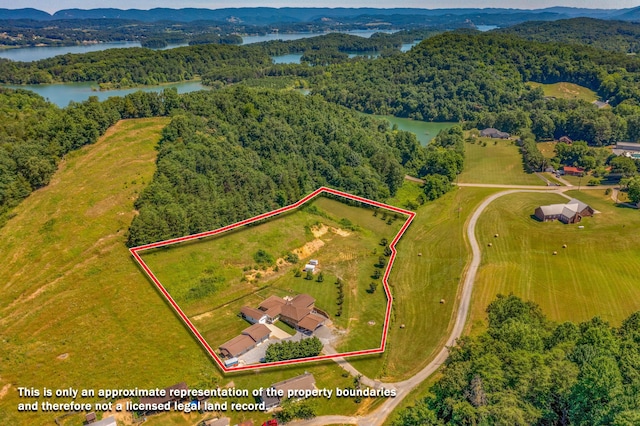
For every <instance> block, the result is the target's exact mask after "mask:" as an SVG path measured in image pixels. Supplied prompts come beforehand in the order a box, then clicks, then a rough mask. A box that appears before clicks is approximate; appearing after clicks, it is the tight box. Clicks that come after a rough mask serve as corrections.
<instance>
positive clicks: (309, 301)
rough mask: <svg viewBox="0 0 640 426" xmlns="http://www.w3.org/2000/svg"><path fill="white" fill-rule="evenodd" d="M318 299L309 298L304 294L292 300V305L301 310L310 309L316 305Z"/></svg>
mask: <svg viewBox="0 0 640 426" xmlns="http://www.w3.org/2000/svg"><path fill="white" fill-rule="evenodd" d="M315 301H316V299H314V298H313V297H311V296H309V295H308V294H305V293H302V294H299V295H297V296H296V297H294V298H293V300H291V302H290V303H291V304H292V305H293V306H296V307H300V308H308V307H310V306H311V305H313V304H314V303H315Z"/></svg>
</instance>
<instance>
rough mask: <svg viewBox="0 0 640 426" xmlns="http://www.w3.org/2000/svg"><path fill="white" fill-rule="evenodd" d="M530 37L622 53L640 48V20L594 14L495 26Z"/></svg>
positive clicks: (637, 50)
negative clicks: (615, 19)
mask: <svg viewBox="0 0 640 426" xmlns="http://www.w3.org/2000/svg"><path fill="white" fill-rule="evenodd" d="M495 31H496V32H501V33H505V34H513V35H517V36H518V37H522V38H525V39H527V40H533V41H540V42H557V43H569V44H586V45H589V46H593V47H597V48H599V49H604V50H610V51H613V52H622V53H638V52H640V24H638V23H636V22H624V21H607V20H602V19H593V18H573V19H563V20H559V21H530V22H524V23H522V24H518V25H514V26H512V27H508V28H501V29H499V30H495Z"/></svg>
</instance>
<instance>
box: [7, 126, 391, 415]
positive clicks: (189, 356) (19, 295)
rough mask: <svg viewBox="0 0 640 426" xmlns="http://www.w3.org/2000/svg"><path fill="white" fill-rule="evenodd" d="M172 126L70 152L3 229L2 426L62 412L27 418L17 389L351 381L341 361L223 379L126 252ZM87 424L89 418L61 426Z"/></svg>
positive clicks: (337, 407)
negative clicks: (298, 378)
mask: <svg viewBox="0 0 640 426" xmlns="http://www.w3.org/2000/svg"><path fill="white" fill-rule="evenodd" d="M167 123H168V119H164V118H159V119H142V120H126V121H121V122H119V123H118V124H116V125H115V126H113V127H112V128H111V129H109V130H108V132H107V134H106V135H105V136H104V137H102V138H101V139H100V140H99V141H98V142H97V143H96V144H94V145H91V146H87V147H84V148H83V149H81V150H79V151H77V152H75V153H73V154H70V155H68V156H67V157H66V158H65V160H64V161H63V162H62V163H61V165H60V167H59V170H58V171H57V172H56V173H55V175H54V176H53V179H52V182H51V184H50V185H49V186H48V187H46V188H43V189H41V190H38V191H36V192H34V193H33V194H32V195H30V196H29V198H27V199H26V200H25V201H23V202H22V203H21V204H20V205H19V206H18V207H17V208H16V209H14V213H15V217H13V218H12V219H10V220H9V221H8V222H7V224H6V225H5V226H4V227H3V228H2V229H0V241H2V244H1V245H0V256H1V257H2V259H3V265H2V267H0V286H1V287H0V288H2V291H1V292H0V424H2V425H40V424H53V422H54V418H55V417H56V416H58V415H59V414H54V413H41V412H39V413H18V412H17V404H18V403H21V402H32V401H34V400H35V399H31V398H19V397H18V392H17V388H18V387H34V388H37V389H42V388H43V387H45V386H46V387H48V388H50V389H64V388H69V387H73V388H76V389H95V390H98V389H123V388H124V389H127V388H134V387H139V388H156V387H159V388H163V387H166V386H170V385H172V384H175V383H178V382H180V381H186V382H187V383H188V384H189V386H191V387H196V388H203V387H216V386H218V385H220V386H235V387H237V388H245V389H254V388H259V387H261V386H263V387H266V386H269V385H270V384H271V383H274V382H277V381H280V380H284V379H287V378H291V377H293V376H295V375H298V374H302V373H303V372H304V371H309V372H311V373H313V374H314V376H315V378H316V382H317V385H318V387H325V386H326V387H333V386H341V387H346V386H348V385H349V384H352V382H353V379H352V378H344V377H342V372H343V370H342V369H341V368H340V367H339V366H338V365H337V364H335V363H334V362H325V363H320V364H314V365H308V364H307V365H304V366H300V367H296V368H286V369H285V368H282V369H272V370H268V371H263V372H259V373H250V374H246V373H245V374H235V375H232V376H223V375H222V374H221V373H220V372H219V370H218V369H217V367H216V366H215V364H214V363H213V361H212V360H211V359H210V358H209V356H208V355H207V354H206V353H205V351H204V350H203V349H202V348H201V346H200V344H199V343H198V342H197V341H196V340H195V339H194V338H193V337H192V336H191V334H190V332H189V331H188V330H187V329H186V327H184V325H183V324H182V322H181V320H180V319H179V318H178V317H177V316H176V315H175V314H174V313H173V310H172V308H171V307H170V306H169V305H168V304H167V303H166V302H165V301H164V300H163V298H162V296H161V295H160V293H159V292H158V291H156V289H155V288H154V286H153V284H152V283H151V282H150V281H149V280H148V279H147V278H145V276H144V274H143V273H142V271H141V269H140V268H139V267H138V266H137V265H136V263H135V262H134V261H133V259H132V257H131V255H130V253H129V251H128V250H127V248H126V246H125V242H126V233H127V229H128V227H129V224H130V222H131V219H132V218H133V216H134V214H135V211H134V208H133V202H134V200H135V199H136V197H137V196H138V194H139V192H140V191H141V190H142V188H144V187H145V186H146V185H147V184H148V183H149V182H150V181H151V179H152V176H153V173H154V171H155V157H156V150H155V146H156V143H157V141H158V140H159V139H160V133H161V131H162V129H163V128H164V126H165V125H166V124H167ZM385 226H386V225H385ZM97 400H98V398H90V399H81V398H78V399H77V400H76V401H78V402H96V401H97ZM52 402H69V398H61V399H56V398H53V400H52ZM241 402H253V398H251V397H250V398H248V399H247V400H242V401H241ZM314 404H315V406H316V408H317V412H318V414H329V413H340V414H345V415H350V414H354V413H356V412H357V411H358V410H360V409H361V408H362V404H356V403H355V402H353V400H351V399H350V398H337V399H335V398H332V399H331V401H326V400H318V401H316V402H314ZM229 415H230V416H231V417H232V423H236V422H240V421H243V420H245V419H252V420H254V421H255V422H256V424H262V422H263V421H264V420H265V415H264V413H260V412H258V413H229ZM209 416H211V414H209ZM156 419H157V420H156ZM83 420H84V413H80V414H77V415H75V416H71V417H67V418H65V419H64V420H63V421H62V422H63V424H65V425H74V426H75V425H81V424H82V422H83ZM185 421H187V423H188V424H193V423H195V422H196V421H197V419H196V418H194V417H193V416H191V417H185V416H182V415H178V416H174V415H166V416H165V415H161V416H159V417H156V418H154V422H155V423H154V424H163V425H174V424H176V425H177V424H185Z"/></svg>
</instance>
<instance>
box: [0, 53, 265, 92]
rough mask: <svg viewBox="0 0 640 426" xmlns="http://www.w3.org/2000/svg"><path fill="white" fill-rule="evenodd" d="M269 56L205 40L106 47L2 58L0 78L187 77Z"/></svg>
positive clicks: (112, 81) (254, 63)
mask: <svg viewBox="0 0 640 426" xmlns="http://www.w3.org/2000/svg"><path fill="white" fill-rule="evenodd" d="M267 65H271V58H270V57H269V56H268V55H266V54H265V53H264V52H263V51H262V50H260V49H259V48H256V47H253V46H228V45H217V44H206V45H197V46H186V47H178V48H175V49H169V50H161V51H156V50H150V49H144V48H127V49H109V50H104V51H100V52H90V53H85V54H81V55H73V54H66V55H61V56H56V57H54V58H49V59H43V60H41V61H37V62H13V61H9V60H6V59H0V82H2V83H16V84H27V83H28V84H39V83H52V82H81V81H92V82H97V83H103V84H105V85H106V86H108V87H128V86H132V85H144V84H158V83H164V82H174V81H184V80H191V79H193V78H195V77H196V76H198V75H200V74H203V73H205V72H207V71H211V70H213V69H216V68H227V67H231V68H238V67H246V68H251V67H264V66H267Z"/></svg>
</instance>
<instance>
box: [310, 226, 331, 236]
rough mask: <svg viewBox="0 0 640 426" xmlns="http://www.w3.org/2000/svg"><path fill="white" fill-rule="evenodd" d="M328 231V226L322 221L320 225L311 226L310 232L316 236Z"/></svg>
mask: <svg viewBox="0 0 640 426" xmlns="http://www.w3.org/2000/svg"><path fill="white" fill-rule="evenodd" d="M328 231H329V228H328V227H327V225H325V224H324V223H321V224H320V226H312V227H311V232H312V233H313V236H314V237H316V238H320V237H322V236H323V235H324V234H326V233H327V232H328Z"/></svg>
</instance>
